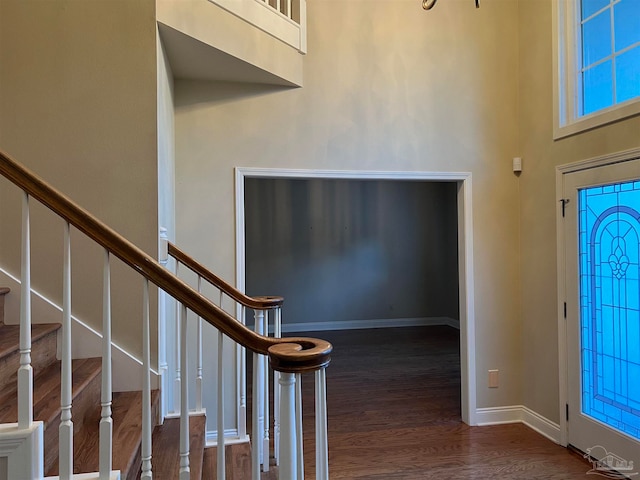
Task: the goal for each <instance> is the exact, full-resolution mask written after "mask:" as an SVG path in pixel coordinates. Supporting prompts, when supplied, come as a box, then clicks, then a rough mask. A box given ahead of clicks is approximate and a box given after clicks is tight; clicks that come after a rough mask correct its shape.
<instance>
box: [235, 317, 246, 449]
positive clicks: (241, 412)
mask: <svg viewBox="0 0 640 480" xmlns="http://www.w3.org/2000/svg"><path fill="white" fill-rule="evenodd" d="M245 313H246V308H245V307H244V305H243V306H242V307H241V308H240V321H241V322H242V324H243V325H245V324H246V321H245ZM237 351H238V363H239V365H240V379H239V381H238V397H239V398H240V405H239V406H238V423H239V425H238V435H239V436H240V438H244V437H246V436H247V351H246V350H245V348H244V347H243V346H241V345H240V344H237Z"/></svg>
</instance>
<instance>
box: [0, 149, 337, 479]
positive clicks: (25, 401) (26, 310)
mask: <svg viewBox="0 0 640 480" xmlns="http://www.w3.org/2000/svg"><path fill="white" fill-rule="evenodd" d="M0 174H1V175H3V176H4V177H5V178H7V179H8V180H9V181H10V182H12V183H13V184H14V185H16V186H17V187H19V188H20V189H21V190H22V192H23V197H22V198H23V202H22V262H21V285H22V287H21V317H20V327H21V328H20V330H21V333H20V367H19V370H18V405H19V406H20V409H19V414H18V424H17V430H18V431H20V432H23V431H31V430H34V428H35V429H38V428H40V433H39V434H36V435H34V436H33V438H32V440H31V443H33V444H34V448H33V449H34V451H36V453H34V454H33V455H32V458H29V459H28V460H27V461H25V465H23V466H18V467H15V468H22V470H18V471H19V472H20V473H19V475H20V478H25V477H27V478H33V479H35V478H41V477H42V458H39V459H36V458H35V455H36V454H38V455H40V456H41V455H42V430H41V425H40V427H38V422H34V420H33V369H32V367H31V358H30V351H31V338H30V332H31V307H30V297H31V273H30V252H31V248H30V219H29V202H30V199H31V198H33V199H35V200H37V201H39V202H40V203H41V204H43V205H44V206H46V207H47V208H49V209H50V210H51V211H53V212H54V213H55V214H56V215H58V216H59V217H61V218H62V219H63V220H64V221H65V236H64V237H65V240H64V264H63V278H64V281H63V319H64V322H63V327H62V328H63V333H62V337H63V342H62V343H63V348H62V353H61V355H62V357H63V358H62V386H61V390H62V395H61V404H62V405H61V407H62V414H61V420H62V421H61V423H60V445H59V449H60V452H59V456H60V458H59V466H60V474H59V478H60V479H61V480H66V479H71V478H73V421H72V418H71V394H70V392H71V368H70V365H71V349H70V345H71V337H70V335H71V333H70V332H71V329H70V325H69V324H70V318H71V295H70V292H71V275H70V272H71V268H70V261H71V249H70V238H69V237H70V235H69V230H70V227H71V226H73V227H75V228H76V229H77V230H79V231H80V232H82V233H84V234H85V235H86V236H87V237H89V238H90V239H92V240H93V241H94V242H95V243H97V244H99V245H101V246H102V247H103V249H104V257H105V266H104V277H103V278H104V288H103V295H104V306H103V308H104V312H103V326H104V327H103V328H104V335H103V342H104V343H103V352H105V351H106V350H110V348H111V345H110V344H107V341H108V340H109V339H110V332H111V321H110V305H111V298H110V289H109V286H108V285H109V278H110V273H109V272H110V270H109V257H110V256H111V255H113V256H115V257H117V258H119V259H120V260H121V261H123V262H124V263H125V264H126V265H128V266H129V267H130V268H131V269H133V270H134V271H136V272H137V273H138V274H139V275H140V276H141V277H142V279H143V286H144V289H143V292H144V293H143V319H142V329H143V335H142V337H143V345H142V356H143V358H142V363H143V379H142V385H143V389H142V392H143V424H142V449H141V457H142V472H141V478H142V479H151V478H152V459H151V430H152V419H151V413H150V412H151V388H150V372H151V365H150V341H149V283H150V282H151V283H153V284H155V285H156V286H157V287H158V288H159V289H160V290H161V291H163V292H165V293H166V294H167V295H169V296H171V297H173V298H174V299H175V300H176V301H177V303H178V304H179V305H180V311H181V315H180V318H179V322H180V328H181V334H182V335H181V336H182V337H183V338H185V339H186V325H187V310H191V311H192V312H194V313H195V314H196V315H197V316H198V317H199V318H202V319H203V320H204V321H206V322H207V323H209V324H211V325H212V326H214V327H215V328H217V329H218V331H219V332H221V334H224V335H226V336H227V337H229V338H231V339H232V340H233V341H235V342H236V343H238V344H240V345H242V346H243V347H244V348H247V349H249V350H250V351H252V352H253V353H254V355H261V356H266V357H268V359H269V363H270V365H271V368H273V369H274V371H276V372H279V375H280V379H279V385H280V387H279V388H280V394H281V403H280V421H281V425H280V435H281V437H280V445H279V461H280V475H279V476H280V478H282V479H286V480H302V479H303V478H304V476H303V475H304V473H303V462H302V458H301V451H300V450H299V446H300V445H301V444H302V434H301V433H302V426H301V420H300V418H301V411H302V410H301V403H300V401H299V398H298V401H296V397H300V395H299V392H300V390H299V389H298V390H296V387H295V386H296V384H299V383H300V375H301V373H304V372H312V371H313V372H316V384H317V388H316V410H317V411H318V412H320V413H319V414H318V415H317V416H316V427H317V426H318V423H319V422H320V423H322V422H324V425H325V428H324V429H323V431H324V433H320V436H321V437H322V436H323V435H324V439H325V442H324V444H323V442H322V439H321V442H320V443H318V445H317V446H316V452H318V449H319V448H321V447H324V448H325V451H324V452H320V453H317V454H316V456H317V459H318V458H319V459H326V458H327V451H326V398H325V375H324V370H325V368H326V367H327V366H328V364H329V362H330V358H331V357H330V354H331V349H332V347H331V344H329V343H328V342H326V341H324V340H319V339H313V338H303V337H300V338H277V337H268V336H266V335H262V334H260V333H257V332H254V331H252V330H251V329H249V328H247V327H246V326H245V325H244V324H243V323H242V322H239V321H237V320H236V319H235V318H234V317H233V316H232V315H230V314H229V313H227V312H226V311H225V310H223V309H222V308H220V307H219V306H217V305H215V303H213V302H212V301H210V300H209V299H208V298H206V297H205V296H203V295H202V294H200V293H199V292H198V291H197V290H195V289H194V288H192V287H191V286H189V285H188V284H187V283H186V282H185V281H183V280H181V279H180V278H178V277H177V276H176V275H174V274H172V273H171V272H169V271H168V270H167V269H166V268H164V266H163V265H162V264H161V263H159V262H158V261H156V260H155V259H154V258H153V257H151V256H149V255H147V254H146V253H145V252H144V251H142V250H141V249H139V248H138V247H136V246H135V245H134V244H132V243H131V242H129V241H128V240H127V239H125V238H124V237H122V236H121V235H119V234H118V233H117V232H115V231H114V230H113V229H111V228H110V227H108V226H107V225H105V224H104V223H102V222H101V221H99V220H98V219H97V218H96V217H94V216H93V215H91V214H90V213H89V212H87V211H86V210H84V209H82V208H81V207H79V206H78V205H77V204H75V203H74V202H73V201H72V200H70V199H69V198H68V197H66V196H65V195H63V194H62V193H60V192H59V191H58V190H56V189H54V188H53V187H51V186H50V185H48V184H47V183H46V182H44V181H43V180H42V179H40V178H39V177H38V176H36V175H35V174H34V173H32V172H31V171H29V170H28V169H27V168H25V167H24V166H22V165H20V164H19V163H18V162H16V161H15V160H13V159H12V158H11V157H10V156H8V155H7V154H5V153H3V152H0ZM267 302H268V301H267ZM253 305H254V306H255V307H258V306H260V305H256V304H255V303H254V304H253ZM262 305H264V304H262ZM274 306H275V305H274ZM252 308H253V307H252ZM258 311H260V310H259V309H258ZM183 346H184V344H183ZM180 356H181V363H182V366H181V368H182V371H183V372H184V373H185V377H186V364H187V361H186V348H183V349H182V351H181V355H180ZM102 361H103V364H105V365H106V364H110V358H109V356H108V354H103V360H102ZM103 375H105V376H107V378H106V379H105V378H104V377H103V392H102V398H101V405H102V413H101V420H100V422H101V423H100V440H99V441H100V450H101V454H100V472H99V478H100V479H101V480H102V479H109V478H112V477H111V475H112V474H113V472H112V471H111V459H110V458H109V457H110V449H111V448H112V438H111V430H112V428H111V427H112V418H111V411H110V410H111V391H110V383H111V378H110V369H109V368H105V369H104V370H103ZM180 402H181V422H180V425H181V433H180V443H181V446H180V480H186V479H189V476H190V475H189V473H190V468H189V447H188V439H189V432H188V425H189V423H188V409H187V406H188V396H187V382H186V380H185V379H184V378H183V382H182V385H181V400H180ZM318 402H319V403H318ZM318 417H320V420H318ZM219 430H223V429H221V428H220V427H219ZM254 450H257V449H256V448H254ZM322 461H323V462H324V460H322ZM27 462H31V463H32V465H26V463H27ZM267 463H268V462H267ZM34 465H35V466H34ZM11 468H12V467H11V465H9V469H11ZM327 469H328V467H327V466H326V465H325V463H323V465H318V467H317V471H318V472H320V474H321V476H317V478H318V479H322V478H324V479H328V471H327ZM253 470H254V472H255V471H257V476H256V474H255V473H254V474H253V478H254V480H258V479H259V477H260V465H259V464H258V467H257V469H256V466H255V465H254V466H253ZM10 471H11V470H10ZM25 472H27V475H25ZM16 478H17V477H16ZM218 478H224V472H223V473H222V476H219V477H218Z"/></svg>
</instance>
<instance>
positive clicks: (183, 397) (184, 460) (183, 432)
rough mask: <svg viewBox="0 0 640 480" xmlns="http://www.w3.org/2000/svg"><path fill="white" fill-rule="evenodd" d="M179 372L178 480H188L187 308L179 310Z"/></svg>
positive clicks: (189, 470) (189, 474)
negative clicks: (180, 374) (180, 376)
mask: <svg viewBox="0 0 640 480" xmlns="http://www.w3.org/2000/svg"><path fill="white" fill-rule="evenodd" d="M180 330H181V332H180V334H181V335H180V343H181V345H180V364H181V365H180V370H181V371H182V372H183V373H182V375H183V377H182V379H181V385H180V480H189V478H190V476H191V473H190V472H191V469H190V467H189V389H188V387H189V384H188V378H189V374H188V371H187V307H186V305H182V306H181V309H180Z"/></svg>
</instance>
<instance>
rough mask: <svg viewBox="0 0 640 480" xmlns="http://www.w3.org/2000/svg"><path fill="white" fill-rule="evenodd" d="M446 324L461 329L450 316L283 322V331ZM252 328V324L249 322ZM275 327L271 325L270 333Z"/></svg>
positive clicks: (457, 322)
mask: <svg viewBox="0 0 640 480" xmlns="http://www.w3.org/2000/svg"><path fill="white" fill-rule="evenodd" d="M437 325H446V326H449V327H452V328H455V329H456V330H460V322H459V321H458V320H455V319H453V318H450V317H416V318H376V319H371V320H336V321H327V322H305V323H283V324H282V331H283V332H285V333H291V332H323V331H327V330H362V329H365V328H397V327H432V326H437ZM248 326H249V328H252V324H251V323H249V324H248ZM272 330H273V327H272V326H269V333H273V332H272Z"/></svg>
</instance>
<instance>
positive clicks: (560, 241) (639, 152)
mask: <svg viewBox="0 0 640 480" xmlns="http://www.w3.org/2000/svg"><path fill="white" fill-rule="evenodd" d="M637 158H640V147H639V148H632V149H630V150H624V151H622V152H615V153H611V154H608V155H601V156H598V157H593V158H589V159H586V160H580V161H578V162H572V163H567V164H564V165H558V166H557V167H556V199H557V201H558V209H557V210H556V242H557V243H556V249H557V258H558V264H557V276H558V308H557V311H558V378H559V379H560V385H559V397H560V398H559V400H560V404H559V408H560V445H563V446H565V447H566V446H567V443H568V431H567V419H566V414H565V409H566V405H567V403H568V381H569V378H568V373H569V372H568V367H567V330H566V324H565V321H564V302H565V299H566V285H565V282H566V272H565V252H564V241H565V238H564V225H563V221H562V206H561V200H562V198H563V192H564V187H563V184H564V182H563V175H564V174H567V173H573V172H579V171H581V170H588V169H590V168H597V167H604V166H606V165H612V164H614V163H620V162H626V161H629V160H634V159H637Z"/></svg>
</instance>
